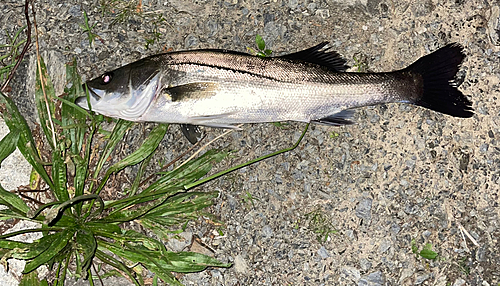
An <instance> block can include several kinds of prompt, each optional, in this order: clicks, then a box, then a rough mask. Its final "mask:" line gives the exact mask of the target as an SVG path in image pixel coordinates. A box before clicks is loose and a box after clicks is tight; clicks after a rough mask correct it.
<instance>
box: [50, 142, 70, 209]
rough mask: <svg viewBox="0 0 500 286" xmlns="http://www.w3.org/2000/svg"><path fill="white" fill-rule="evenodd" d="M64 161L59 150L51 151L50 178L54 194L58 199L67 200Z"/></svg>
mask: <svg viewBox="0 0 500 286" xmlns="http://www.w3.org/2000/svg"><path fill="white" fill-rule="evenodd" d="M66 176H67V173H66V163H64V158H63V157H62V156H61V152H60V151H58V150H53V152H52V180H53V182H54V187H55V188H54V189H53V192H54V195H55V196H56V199H57V200H58V201H67V200H69V193H68V189H67V187H66V182H67V177H66Z"/></svg>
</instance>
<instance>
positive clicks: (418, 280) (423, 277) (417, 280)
mask: <svg viewBox="0 0 500 286" xmlns="http://www.w3.org/2000/svg"><path fill="white" fill-rule="evenodd" d="M430 277H431V275H430V274H429V273H425V274H422V275H418V276H417V278H415V285H420V284H422V283H424V281H425V280H427V279H429V278H430Z"/></svg>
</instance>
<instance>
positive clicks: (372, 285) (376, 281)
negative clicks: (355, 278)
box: [358, 271, 385, 286]
mask: <svg viewBox="0 0 500 286" xmlns="http://www.w3.org/2000/svg"><path fill="white" fill-rule="evenodd" d="M384 283H385V278H384V275H383V274H382V272H380V271H377V272H373V273H370V274H368V275H366V276H363V278H361V279H360V280H359V282H358V286H382V285H384Z"/></svg>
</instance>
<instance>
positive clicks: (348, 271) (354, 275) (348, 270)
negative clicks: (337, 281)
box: [342, 266, 361, 282]
mask: <svg viewBox="0 0 500 286" xmlns="http://www.w3.org/2000/svg"><path fill="white" fill-rule="evenodd" d="M342 273H343V274H344V275H345V276H346V277H347V278H348V279H350V280H352V281H355V282H357V281H359V278H361V274H360V273H359V270H358V269H356V268H354V267H352V266H344V267H343V268H342Z"/></svg>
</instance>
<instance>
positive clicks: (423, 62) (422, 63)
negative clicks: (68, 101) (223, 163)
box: [77, 43, 472, 128]
mask: <svg viewBox="0 0 500 286" xmlns="http://www.w3.org/2000/svg"><path fill="white" fill-rule="evenodd" d="M325 45H326V43H322V44H320V45H318V46H315V47H312V48H310V49H307V50H304V51H300V52H297V53H294V54H290V55H285V56H282V57H272V58H261V57H254V56H251V55H247V54H243V53H238V52H231V51H225V50H195V51H184V52H174V53H166V54H160V55H156V56H151V57H148V58H145V59H142V60H139V61H137V62H134V63H132V64H129V65H126V66H124V67H121V68H119V69H117V70H115V71H112V72H109V73H105V74H104V75H103V76H101V77H100V78H96V79H94V80H92V81H90V82H88V83H87V86H88V88H89V91H90V96H89V99H90V102H88V101H87V98H86V97H81V98H79V99H78V100H77V104H78V105H80V106H82V107H84V108H89V107H90V108H91V109H92V110H93V111H96V112H98V113H101V114H103V115H107V116H111V117H116V118H122V119H126V120H131V121H153V122H165V123H182V124H192V125H204V126H212V127H223V128H234V124H238V123H258V122H273V121H288V120H290V121H301V122H319V123H324V124H331V125H341V124H349V123H352V122H351V121H349V118H350V116H351V115H352V112H349V110H351V109H352V108H356V107H361V106H367V105H374V104H380V103H390V102H405V103H411V104H416V105H420V106H424V107H427V108H430V109H434V110H436V111H439V112H443V113H447V114H450V115H453V116H458V117H470V116H472V112H471V110H472V108H471V107H470V106H471V103H470V101H469V100H468V99H467V98H466V97H465V96H464V95H463V94H462V93H461V92H460V91H458V89H457V88H456V86H455V84H454V78H455V74H456V72H457V71H458V68H459V65H460V63H461V62H462V59H463V57H464V55H463V53H462V48H461V47H460V46H458V45H456V44H452V45H448V46H446V47H444V48H442V49H440V50H438V51H436V52H434V53H433V54H430V55H428V56H425V57H423V58H421V59H419V60H418V61H417V62H415V63H414V64H412V65H411V66H409V67H408V68H406V69H403V70H400V71H394V72H388V73H347V72H343V71H344V70H345V68H346V67H345V65H344V64H345V62H344V61H343V60H342V59H341V58H340V57H339V55H338V54H337V53H335V52H330V51H328V50H327V49H324V47H325Z"/></svg>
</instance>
